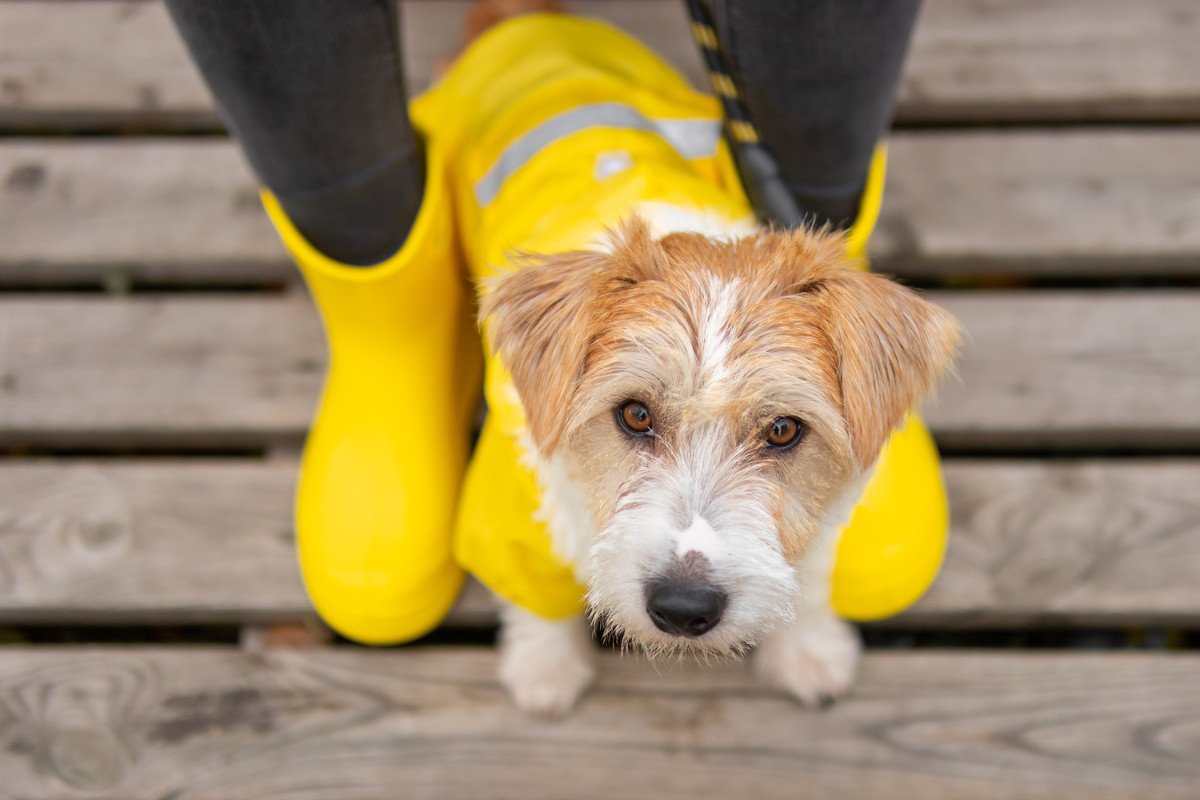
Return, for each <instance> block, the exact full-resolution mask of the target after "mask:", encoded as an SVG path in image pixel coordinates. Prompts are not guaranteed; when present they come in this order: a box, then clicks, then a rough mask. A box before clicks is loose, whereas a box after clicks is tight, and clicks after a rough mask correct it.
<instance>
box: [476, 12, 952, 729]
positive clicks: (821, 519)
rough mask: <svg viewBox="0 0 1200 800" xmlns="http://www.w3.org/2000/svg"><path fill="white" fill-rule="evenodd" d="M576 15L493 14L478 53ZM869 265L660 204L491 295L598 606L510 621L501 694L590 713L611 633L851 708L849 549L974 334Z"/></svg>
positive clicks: (853, 650)
mask: <svg viewBox="0 0 1200 800" xmlns="http://www.w3.org/2000/svg"><path fill="white" fill-rule="evenodd" d="M553 5H554V4H547V3H545V2H520V1H519V0H506V1H505V2H487V1H486V0H485V1H484V2H481V3H479V4H477V5H476V6H475V8H474V9H473V10H472V12H471V15H470V18H469V19H470V23H469V28H468V30H469V35H468V38H473V37H474V36H476V35H479V34H480V33H482V32H483V31H484V30H488V29H490V27H491V26H492V25H494V24H496V23H497V22H500V21H502V20H505V19H507V18H508V17H510V16H513V15H517V14H522V13H524V12H526V11H530V10H535V11H546V10H552V8H553ZM477 135H479V136H481V137H484V138H486V136H487V135H488V132H487V131H481V132H477ZM599 163H600V162H599V161H597V162H596V163H595V164H594V163H592V162H591V161H580V163H579V169H580V170H588V171H592V170H597V169H598V167H597V164H599ZM475 185H476V186H478V185H479V184H478V183H476V184H475ZM845 250H846V241H845V236H844V235H843V234H840V233H838V232H835V231H832V230H828V229H825V230H794V231H779V230H771V229H768V228H763V227H760V226H757V225H755V224H754V223H753V222H752V221H751V220H749V219H746V218H739V219H731V218H729V217H728V216H722V215H719V214H718V215H712V214H707V213H705V212H704V211H703V210H699V211H698V210H697V209H696V208H694V207H690V206H688V205H687V204H684V205H682V206H680V205H675V204H672V203H669V202H668V203H663V202H654V203H638V204H636V206H634V207H631V208H630V209H629V210H628V213H626V214H623V215H622V221H621V222H620V223H619V224H617V225H615V226H614V227H612V229H611V230H610V232H609V233H608V234H607V236H606V237H604V238H602V239H600V240H597V241H594V242H592V243H591V244H590V245H589V246H588V247H584V248H578V249H573V250H569V251H558V252H540V253H536V254H528V253H526V254H524V255H521V256H514V257H513V258H512V262H513V263H514V264H515V265H516V266H517V268H515V269H505V270H501V271H500V272H499V274H497V275H496V276H495V277H493V278H491V279H490V280H487V281H484V291H483V292H482V299H481V307H480V319H481V320H483V321H485V324H486V327H487V330H488V332H489V335H490V341H491V346H492V348H493V350H494V352H495V353H496V354H497V355H498V357H499V359H500V361H501V362H502V363H503V364H504V365H505V366H506V367H507V370H508V372H509V373H510V374H511V383H512V386H513V387H514V388H515V391H516V394H517V395H518V397H519V400H520V405H521V407H522V409H523V413H524V419H525V426H524V429H523V432H522V443H523V447H524V454H523V458H524V459H525V460H526V461H527V462H528V463H529V465H530V466H531V467H532V469H533V471H534V472H535V473H536V476H537V486H538V490H539V491H540V493H541V508H542V513H543V517H544V519H545V521H546V524H547V527H548V529H549V533H550V536H551V538H552V540H553V549H554V552H555V553H556V554H558V555H559V556H560V557H561V558H562V559H563V560H564V561H565V562H567V563H569V564H570V565H571V566H572V568H573V570H574V573H575V575H577V576H578V578H579V580H580V582H581V583H582V584H583V586H584V587H585V588H586V600H587V608H588V612H587V614H578V615H575V616H573V617H569V618H567V619H559V620H551V619H546V618H544V617H542V616H539V615H537V614H534V613H531V612H530V611H527V610H525V609H524V608H522V607H521V606H520V605H517V604H515V603H511V602H505V603H503V606H502V609H501V620H502V632H501V638H500V659H499V661H500V668H499V670H500V678H501V681H502V683H503V684H504V686H505V687H506V688H507V689H508V691H509V692H510V693H511V695H512V697H513V698H514V700H515V702H516V704H517V705H518V706H519V707H521V708H523V709H525V710H527V711H530V712H533V713H536V714H541V715H546V716H559V715H562V714H565V713H567V712H568V711H569V710H570V709H571V708H572V707H573V705H574V704H575V702H576V701H577V699H578V698H579V697H580V696H581V694H582V693H583V692H584V691H585V690H586V689H587V687H588V686H589V685H590V684H591V683H592V681H593V680H594V678H595V666H594V647H593V645H592V642H591V625H590V624H589V623H595V624H596V625H598V626H599V627H600V628H601V629H602V631H603V632H605V633H606V634H607V635H609V636H611V637H613V638H615V639H617V640H619V641H620V642H621V643H622V645H623V646H625V647H630V648H637V649H640V650H641V651H644V652H645V653H648V654H649V655H650V656H652V657H678V656H688V655H691V656H697V657H700V658H710V657H722V656H734V657H737V656H742V655H744V654H748V653H751V652H752V653H753V662H754V665H755V668H756V670H757V672H758V673H759V675H761V676H762V678H763V679H765V680H766V681H767V682H768V683H769V684H770V685H772V686H775V687H778V688H779V689H781V690H783V691H785V692H787V693H789V694H790V695H792V696H793V697H795V698H797V699H798V700H800V701H801V702H803V703H805V704H807V705H812V706H822V705H825V704H827V703H829V702H831V701H832V700H833V699H834V698H837V697H840V696H842V695H843V694H845V693H846V692H847V691H848V689H849V688H850V686H851V684H852V682H853V679H854V675H855V669H856V665H857V662H858V658H859V652H860V642H859V639H858V635H857V633H856V631H855V629H854V628H853V627H851V626H850V625H849V624H848V623H846V622H845V621H843V620H841V619H839V618H838V616H837V615H836V614H835V613H834V611H833V610H832V608H831V604H830V600H829V596H830V573H831V570H832V566H833V560H834V550H835V547H836V545H837V542H838V537H839V534H840V532H841V530H842V528H843V526H844V525H845V524H846V522H847V520H848V519H849V516H850V513H851V511H852V510H853V509H854V507H855V504H856V501H857V500H858V498H859V496H860V494H861V492H862V490H863V487H864V486H865V484H866V482H867V479H868V478H869V477H870V475H871V473H872V469H873V465H874V464H875V462H876V460H877V458H878V456H879V454H880V451H881V449H882V448H883V446H884V444H885V442H886V441H887V440H888V437H889V435H890V434H891V432H892V431H893V429H894V428H896V426H897V425H899V424H900V423H901V421H902V419H903V418H904V416H905V414H906V413H907V412H908V411H909V410H910V409H911V408H913V406H914V405H915V404H916V403H918V402H919V401H920V400H921V399H922V398H923V397H924V396H925V395H926V394H927V393H928V392H929V391H930V390H931V388H932V387H933V385H934V383H935V382H936V381H937V379H938V378H939V376H941V375H942V373H943V372H945V371H946V370H947V368H948V367H949V366H950V364H951V362H952V359H953V357H954V353H955V349H956V343H957V341H958V338H959V327H958V324H957V323H956V321H955V320H954V318H953V317H952V316H951V315H950V314H949V313H948V312H946V311H944V310H942V309H940V308H938V307H936V306H935V305H933V304H931V303H929V302H928V301H926V300H924V299H922V298H921V297H919V296H918V295H917V294H915V293H914V292H912V291H910V290H908V289H906V288H904V287H902V286H900V285H899V284H897V283H895V282H893V281H891V280H889V279H887V278H885V277H882V276H879V275H876V274H871V273H867V272H864V271H860V270H859V269H858V268H856V267H855V266H854V265H853V264H851V263H850V262H849V261H848V259H847V257H846V255H845Z"/></svg>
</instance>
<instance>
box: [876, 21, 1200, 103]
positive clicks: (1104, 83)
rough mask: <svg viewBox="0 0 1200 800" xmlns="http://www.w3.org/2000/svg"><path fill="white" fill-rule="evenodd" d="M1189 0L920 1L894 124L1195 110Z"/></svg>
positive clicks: (1199, 85) (1194, 31) (1199, 92)
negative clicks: (1145, 0)
mask: <svg viewBox="0 0 1200 800" xmlns="http://www.w3.org/2000/svg"><path fill="white" fill-rule="evenodd" d="M1198 37H1200V13H1198V9H1197V8H1196V4H1195V3H1193V2H1191V0H1153V2H1148V3H1125V2H1121V0H1049V1H1048V2H1043V1H1042V0H975V2H969V3H964V2H962V1H961V0H926V2H925V4H924V8H923V10H922V12H921V18H920V21H919V22H918V24H917V29H916V33H915V35H914V37H913V43H912V47H911V50H910V53H909V60H908V64H907V66H906V69H905V74H904V78H903V81H902V83H901V86H900V101H899V106H898V108H897V116H898V118H899V119H900V120H902V121H913V122H923V123H929V122H953V121H961V120H978V121H983V122H987V121H994V120H1009V121H1017V120H1019V121H1027V122H1029V121H1032V122H1036V121H1053V120H1083V121H1087V120H1133V119H1149V120H1167V119H1188V120H1195V119H1197V118H1200V49H1197V48H1196V46H1195V42H1196V40H1197V38H1198Z"/></svg>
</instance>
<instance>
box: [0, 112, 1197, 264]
mask: <svg viewBox="0 0 1200 800" xmlns="http://www.w3.org/2000/svg"><path fill="white" fill-rule="evenodd" d="M892 148H893V156H892V161H891V164H892V169H891V176H890V178H889V185H888V191H887V194H886V200H885V207H884V214H883V218H882V219H881V221H880V224H879V228H878V230H877V231H876V234H875V236H874V240H873V242H872V254H873V256H874V258H875V259H876V266H877V267H878V268H879V269H881V270H884V271H889V272H895V273H898V274H902V275H906V276H923V275H959V274H963V275H969V274H978V273H996V272H1011V273H1025V274H1033V275H1058V276H1062V275H1096V274H1109V275H1114V274H1129V273H1134V274H1147V273H1153V274H1158V275H1166V274H1176V275H1194V274H1196V271H1197V266H1198V265H1200V130H1197V129H1190V128H1185V129H1180V130H1157V131H1154V130H1142V131H1132V130H1097V131H1070V132H1065V131H1060V132H1037V133H1029V132H1025V133H1018V132H1013V131H1005V132H1000V133H978V132H975V133H967V132H957V133H930V132H923V133H915V132H910V133H904V134H898V135H897V136H895V137H894V139H893V143H892ZM0 219H2V220H4V222H3V226H4V227H3V230H4V235H3V237H2V238H0V285H2V284H5V283H7V284H10V285H11V284H47V285H53V284H62V283H70V282H91V283H97V282H99V281H102V280H105V279H106V278H107V279H109V280H111V279H113V278H116V279H118V281H121V280H133V281H135V282H136V281H149V282H153V283H172V282H175V283H189V282H196V281H200V282H205V281H207V282H220V281H242V282H251V283H253V282H264V281H266V282H272V281H275V282H279V281H285V280H288V279H291V278H293V276H294V271H293V269H292V267H291V266H290V265H289V264H288V263H287V260H286V256H285V254H284V252H283V250H282V248H281V247H280V245H279V243H278V242H277V240H276V237H275V233H274V231H273V230H272V229H271V226H270V224H269V223H268V221H267V220H266V218H265V216H264V215H263V214H262V211H261V209H260V207H259V204H258V197H257V192H256V188H255V183H254V181H253V180H252V179H251V178H250V176H249V173H248V171H247V169H246V167H245V166H244V165H243V163H242V161H241V157H240V155H239V154H238V153H237V152H236V150H235V148H234V146H233V145H232V144H231V143H228V142H225V141H222V140H199V141H197V140H165V139H140V140H123V141H97V140H88V141H80V140H74V141H66V140H63V141H57V140H56V141H45V140H22V139H14V140H8V141H5V142H2V143H0Z"/></svg>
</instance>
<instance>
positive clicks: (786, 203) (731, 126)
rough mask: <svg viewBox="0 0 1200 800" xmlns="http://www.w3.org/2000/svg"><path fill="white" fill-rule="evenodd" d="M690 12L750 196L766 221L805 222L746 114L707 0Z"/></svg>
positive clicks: (690, 2) (691, 3)
mask: <svg viewBox="0 0 1200 800" xmlns="http://www.w3.org/2000/svg"><path fill="white" fill-rule="evenodd" d="M687 8H688V15H689V16H691V18H692V38H693V39H695V40H696V45H697V46H698V47H699V48H700V52H701V54H702V55H703V56H704V64H705V66H706V67H707V68H708V79H709V82H710V83H711V84H712V88H713V91H714V92H715V93H716V95H717V97H718V98H719V99H720V100H721V105H722V106H723V107H724V109H725V136H726V138H727V139H728V140H729V145H730V149H731V150H732V151H733V159H734V161H735V162H736V163H737V168H738V173H739V174H740V175H741V178H742V185H743V187H744V188H745V190H746V195H747V196H748V197H749V199H750V202H751V203H752V204H753V205H754V209H755V211H756V212H757V213H758V216H759V218H760V219H761V220H763V221H764V222H774V223H775V224H777V225H780V226H783V227H786V228H798V227H800V226H802V225H803V224H804V214H803V213H802V212H801V211H800V207H799V206H798V205H797V204H796V199H795V198H794V197H793V196H792V193H791V191H789V190H788V187H787V184H786V183H785V182H784V180H783V176H782V175H781V174H780V173H779V163H778V162H777V161H775V157H774V156H772V155H771V151H770V150H768V149H767V147H766V145H764V144H763V143H762V141H761V140H760V139H759V138H758V131H757V130H756V129H755V127H754V124H753V123H752V122H751V121H750V115H749V114H747V113H746V106H745V105H744V104H743V103H742V98H741V96H740V95H739V94H738V90H737V85H736V84H734V82H733V77H732V74H731V72H730V70H729V66H728V64H727V62H726V61H725V54H724V53H723V52H722V51H721V42H720V40H718V39H717V28H716V26H715V25H714V24H713V21H712V14H711V13H710V11H709V9H708V6H707V5H705V3H704V0H687Z"/></svg>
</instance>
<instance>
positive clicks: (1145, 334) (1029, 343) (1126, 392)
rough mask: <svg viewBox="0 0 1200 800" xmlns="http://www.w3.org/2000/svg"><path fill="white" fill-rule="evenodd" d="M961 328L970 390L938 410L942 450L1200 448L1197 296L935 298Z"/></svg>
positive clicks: (945, 399)
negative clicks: (952, 313)
mask: <svg viewBox="0 0 1200 800" xmlns="http://www.w3.org/2000/svg"><path fill="white" fill-rule="evenodd" d="M928 296H929V297H930V299H932V300H934V301H936V302H938V303H941V304H942V305H944V306H946V307H948V308H949V309H950V310H951V311H952V312H954V313H955V314H956V315H957V316H958V317H959V319H960V320H961V321H962V322H963V323H964V325H965V326H966V330H967V337H968V338H967V341H966V342H965V344H964V347H963V354H962V358H961V360H960V362H959V375H960V376H961V380H958V381H956V380H953V379H951V380H949V381H947V383H946V385H945V387H944V388H943V389H942V390H941V392H940V394H939V396H938V397H937V399H936V402H935V403H934V404H933V405H932V406H931V407H930V408H929V412H928V417H929V420H930V423H931V425H932V426H933V428H934V429H935V430H936V432H937V433H938V436H939V441H940V442H941V443H942V444H943V445H948V446H953V447H959V448H970V447H995V448H1021V447H1055V446H1058V447H1078V448H1084V449H1089V450H1093V451H1094V450H1096V449H1097V448H1103V447H1106V446H1115V447H1125V448H1132V449H1136V450H1143V451H1144V450H1150V449H1153V448H1156V447H1157V448H1180V447H1194V446H1196V445H1197V444H1200V369H1197V365H1200V294H1196V293H1193V292H1185V291H1161V292H1152V291H1150V292H1145V291H1144V292H1040V293H1035V292H988V293H975V292H959V293H954V292H948V293H937V292H930V293H929V295H928Z"/></svg>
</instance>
